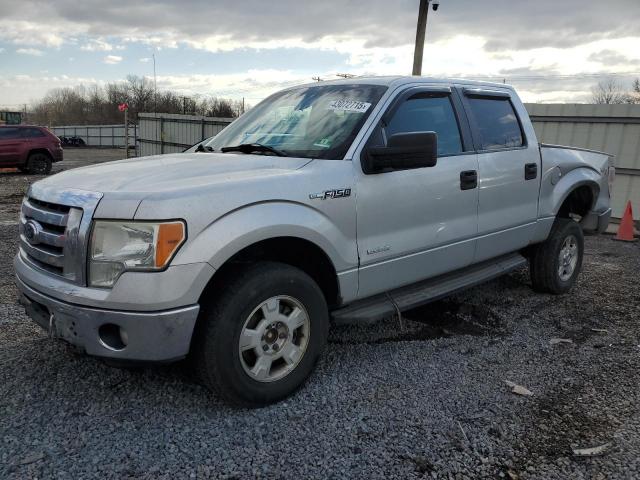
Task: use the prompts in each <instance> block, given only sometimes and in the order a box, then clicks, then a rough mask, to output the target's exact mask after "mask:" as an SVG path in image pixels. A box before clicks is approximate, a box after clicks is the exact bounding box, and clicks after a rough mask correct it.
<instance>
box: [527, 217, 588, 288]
mask: <svg viewBox="0 0 640 480" xmlns="http://www.w3.org/2000/svg"><path fill="white" fill-rule="evenodd" d="M583 255H584V236H583V234H582V228H581V227H580V225H579V224H578V223H577V222H576V221H574V220H572V219H569V218H557V219H556V221H555V223H554V225H553V228H552V229H551V233H550V234H549V238H548V239H547V240H546V241H545V242H544V243H541V244H539V245H536V246H535V247H534V249H533V252H532V255H531V258H530V261H529V268H530V271H531V282H532V284H533V289H534V290H535V291H536V292H544V293H553V294H561V293H566V292H568V291H569V290H570V289H571V287H573V285H574V284H575V283H576V280H577V278H578V275H579V274H580V270H581V268H582V258H583Z"/></svg>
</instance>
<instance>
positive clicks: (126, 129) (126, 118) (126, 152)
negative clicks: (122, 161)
mask: <svg viewBox="0 0 640 480" xmlns="http://www.w3.org/2000/svg"><path fill="white" fill-rule="evenodd" d="M124 158H129V107H128V106H127V108H125V110H124Z"/></svg>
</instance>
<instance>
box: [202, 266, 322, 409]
mask: <svg viewBox="0 0 640 480" xmlns="http://www.w3.org/2000/svg"><path fill="white" fill-rule="evenodd" d="M223 288H224V291H223V292H222V293H220V294H219V295H217V296H216V298H212V299H211V300H210V301H209V303H208V304H205V305H204V308H203V311H202V313H201V318H200V319H199V322H200V324H199V327H198V330H197V331H196V338H195V340H194V360H195V362H196V368H197V370H198V373H199V376H200V378H201V380H202V381H203V383H204V384H205V385H206V386H208V387H210V388H211V389H212V390H214V391H215V392H217V393H218V394H219V395H221V396H222V397H223V398H224V399H226V400H227V401H229V402H230V403H232V404H235V405H239V406H246V407H259V406H263V405H267V404H270V403H274V402H277V401H279V400H281V399H283V398H285V397H287V396H289V395H290V394H291V393H293V392H294V391H295V390H296V389H298V387H300V386H301V385H302V384H303V383H304V381H305V380H306V379H307V377H308V376H309V375H310V373H311V371H312V370H313V368H314V366H315V364H316V362H317V360H318V358H319V356H320V354H321V352H322V350H323V349H324V346H325V344H326V341H327V334H328V328H329V315H328V309H327V304H326V301H325V299H324V296H323V294H322V291H321V290H320V288H319V287H318V285H317V284H316V283H315V282H314V281H313V280H312V279H311V278H310V277H309V276H308V275H307V274H306V273H304V272H303V271H301V270H299V269H297V268H294V267H291V266H289V265H285V264H280V263H275V262H264V263H258V264H256V265H253V266H251V267H248V268H245V269H243V270H241V271H239V272H236V273H235V274H234V275H232V276H231V277H230V278H227V279H225V282H224V287H223Z"/></svg>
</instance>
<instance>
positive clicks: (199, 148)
mask: <svg viewBox="0 0 640 480" xmlns="http://www.w3.org/2000/svg"><path fill="white" fill-rule="evenodd" d="M213 151H214V150H213V148H211V147H210V146H209V145H203V144H202V143H201V144H200V145H198V146H197V147H196V149H195V150H194V152H213Z"/></svg>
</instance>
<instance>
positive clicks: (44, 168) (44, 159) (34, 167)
mask: <svg viewBox="0 0 640 480" xmlns="http://www.w3.org/2000/svg"><path fill="white" fill-rule="evenodd" d="M51 166H52V162H51V157H50V156H49V155H47V154H46V153H32V154H31V155H29V158H28V160H27V166H26V170H27V172H29V173H31V174H32V175H49V174H50V173H51Z"/></svg>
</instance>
